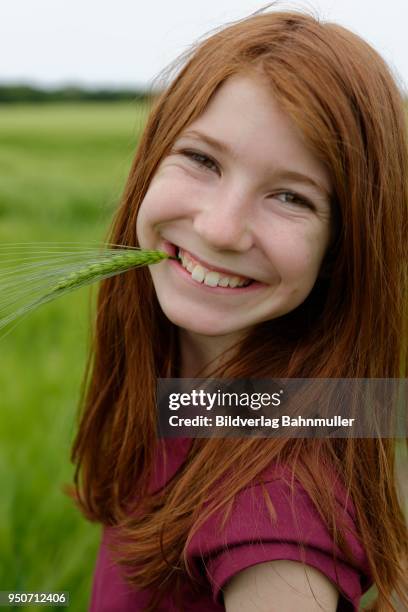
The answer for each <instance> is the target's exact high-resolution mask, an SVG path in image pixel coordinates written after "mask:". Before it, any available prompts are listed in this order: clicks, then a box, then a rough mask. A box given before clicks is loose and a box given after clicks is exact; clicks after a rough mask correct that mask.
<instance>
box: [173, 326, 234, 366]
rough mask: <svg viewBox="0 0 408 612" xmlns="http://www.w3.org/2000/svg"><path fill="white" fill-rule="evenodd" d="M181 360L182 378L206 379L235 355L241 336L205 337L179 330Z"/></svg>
mask: <svg viewBox="0 0 408 612" xmlns="http://www.w3.org/2000/svg"><path fill="white" fill-rule="evenodd" d="M178 334H179V349H180V358H181V372H180V377H181V378H198V377H200V378H205V377H206V376H208V374H209V373H210V372H211V371H212V370H213V369H214V368H215V367H219V366H221V365H223V364H224V363H225V362H226V361H228V359H230V358H231V357H232V356H233V354H234V348H235V350H236V347H234V345H235V344H236V343H237V342H238V341H239V340H240V337H241V335H240V334H239V333H236V334H227V335H225V336H216V337H213V336H204V335H201V334H197V333H195V332H190V331H188V330H185V329H181V328H179V329H178Z"/></svg>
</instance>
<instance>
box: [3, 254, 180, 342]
mask: <svg viewBox="0 0 408 612" xmlns="http://www.w3.org/2000/svg"><path fill="white" fill-rule="evenodd" d="M166 259H178V258H177V257H175V256H172V255H169V254H168V253H165V252H164V251H155V250H148V249H141V248H139V247H129V246H126V245H103V246H99V245H96V244H95V243H90V244H89V245H88V244H78V243H33V244H8V245H0V331H1V330H2V329H4V328H6V327H8V326H9V325H10V323H12V322H14V321H16V319H18V318H20V317H22V316H23V315H26V314H28V313H29V312H31V311H32V310H34V309H35V308H37V307H38V306H41V305H42V304H45V303H47V302H50V301H52V300H54V299H56V298H57V297H60V296H62V295H65V294H66V293H68V292H71V291H74V290H75V289H79V288H80V287H84V286H85V285H89V284H91V283H94V282H97V281H100V280H102V279H104V278H108V277H110V276H115V275H116V274H122V273H123V272H126V271H128V270H132V269H134V268H139V267H141V266H149V265H154V264H157V263H160V262H162V261H164V260H166ZM10 331H11V330H10ZM3 335H4V334H3ZM0 337H1V336H0Z"/></svg>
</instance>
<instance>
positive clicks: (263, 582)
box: [224, 560, 339, 612]
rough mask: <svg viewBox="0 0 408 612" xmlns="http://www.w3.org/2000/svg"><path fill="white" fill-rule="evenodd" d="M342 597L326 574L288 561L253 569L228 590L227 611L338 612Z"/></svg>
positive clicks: (230, 583)
mask: <svg viewBox="0 0 408 612" xmlns="http://www.w3.org/2000/svg"><path fill="white" fill-rule="evenodd" d="M338 598H339V592H338V590H337V588H336V586H335V585H334V584H333V583H332V582H331V581H330V580H329V579H328V578H327V577H326V576H325V575H324V574H323V573H322V572H320V571H319V570H317V569H315V568H314V567H312V566H310V565H304V564H302V563H298V562H296V561H287V560H276V561H271V562H267V563H259V564H258V565H254V566H252V567H249V568H247V569H246V570H244V571H242V572H239V573H238V574H236V575H235V576H234V577H233V578H232V579H231V580H230V581H229V582H228V583H227V585H226V586H225V588H224V605H225V610H226V612H247V611H248V612H250V611H251V610H254V609H256V610H258V611H259V612H274V611H275V610H276V611H277V612H278V611H279V612H291V611H292V610H296V609H299V610H302V611H303V612H317V611H319V612H322V611H325V612H335V610H336V609H337V602H338ZM271 602H273V604H271Z"/></svg>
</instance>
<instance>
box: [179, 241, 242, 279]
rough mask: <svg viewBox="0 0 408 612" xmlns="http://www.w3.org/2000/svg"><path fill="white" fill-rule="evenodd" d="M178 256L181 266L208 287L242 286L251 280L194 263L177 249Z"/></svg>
mask: <svg viewBox="0 0 408 612" xmlns="http://www.w3.org/2000/svg"><path fill="white" fill-rule="evenodd" d="M179 257H180V259H181V263H182V266H183V268H186V270H188V271H189V272H190V274H191V276H192V277H193V279H194V280H195V281H197V282H199V283H202V282H204V284H205V285H209V286H210V287H217V285H218V286H220V287H232V288H233V287H244V286H246V285H249V284H250V282H251V280H250V279H248V278H242V277H240V276H226V275H224V274H221V273H220V272H216V271H215V270H208V269H207V268H205V267H204V266H202V265H201V264H198V263H196V262H195V261H194V260H193V259H192V257H191V255H189V254H188V253H186V252H185V251H182V250H181V249H179Z"/></svg>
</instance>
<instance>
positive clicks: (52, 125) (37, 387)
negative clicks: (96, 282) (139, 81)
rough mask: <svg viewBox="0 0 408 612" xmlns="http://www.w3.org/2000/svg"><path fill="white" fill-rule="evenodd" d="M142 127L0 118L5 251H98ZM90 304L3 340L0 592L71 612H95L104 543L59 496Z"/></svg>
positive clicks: (61, 303) (25, 113) (55, 308)
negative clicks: (64, 601) (16, 247)
mask: <svg viewBox="0 0 408 612" xmlns="http://www.w3.org/2000/svg"><path fill="white" fill-rule="evenodd" d="M145 116H146V108H145V107H143V106H140V105H136V104H130V103H129V104H127V103H120V104H119V103H118V104H96V105H95V104H82V105H55V106H52V105H44V106H9V107H2V108H1V113H0V132H1V134H2V138H1V140H0V166H1V167H2V169H3V171H2V173H1V175H0V243H2V242H25V241H90V240H97V241H99V240H102V239H103V238H104V236H105V233H106V231H107V228H108V226H109V223H110V220H111V217H112V212H113V210H114V208H115V207H116V205H117V202H118V200H119V198H120V194H121V190H122V188H123V185H124V182H125V179H126V176H127V173H128V171H129V168H130V163H131V159H132V156H133V153H134V150H135V147H136V144H137V141H138V138H139V134H140V130H141V128H142V126H143V123H144V120H145ZM88 295H89V290H86V289H84V290H81V291H77V292H75V293H73V294H70V295H68V296H66V297H64V298H63V299H62V300H57V301H55V302H53V303H51V304H48V305H46V306H43V307H42V308H41V309H39V310H38V311H36V312H34V313H32V314H31V315H30V316H28V317H27V318H24V319H23V320H22V321H21V322H20V323H19V324H18V325H17V327H16V328H15V329H14V330H13V331H12V333H11V334H9V335H7V336H6V337H5V338H3V339H2V340H1V341H0V405H1V411H2V418H1V423H0V482H1V483H2V494H1V497H0V542H1V546H0V590H21V591H32V590H34V591H44V590H49V591H69V592H70V600H71V604H70V609H71V610H73V611H75V612H76V611H78V612H83V611H84V610H86V609H87V607H88V602H89V597H90V588H91V582H92V574H93V568H94V564H95V557H96V553H97V549H98V546H99V538H100V527H99V526H97V525H92V524H90V523H88V522H87V521H85V519H83V518H82V516H81V515H80V514H79V512H78V511H77V510H76V509H75V508H74V506H73V504H72V503H71V501H70V500H69V499H68V498H67V497H66V496H65V495H64V494H63V493H62V486H63V485H64V483H67V482H71V481H72V474H73V466H72V465H71V464H70V461H69V453H70V446H71V442H72V439H73V436H74V433H75V430H76V415H77V403H78V397H79V388H80V382H81V378H82V374H83V369H84V363H85V356H86V350H87V340H88ZM19 609H22V608H19ZM23 609H24V607H23ZM27 609H28V608H27Z"/></svg>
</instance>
